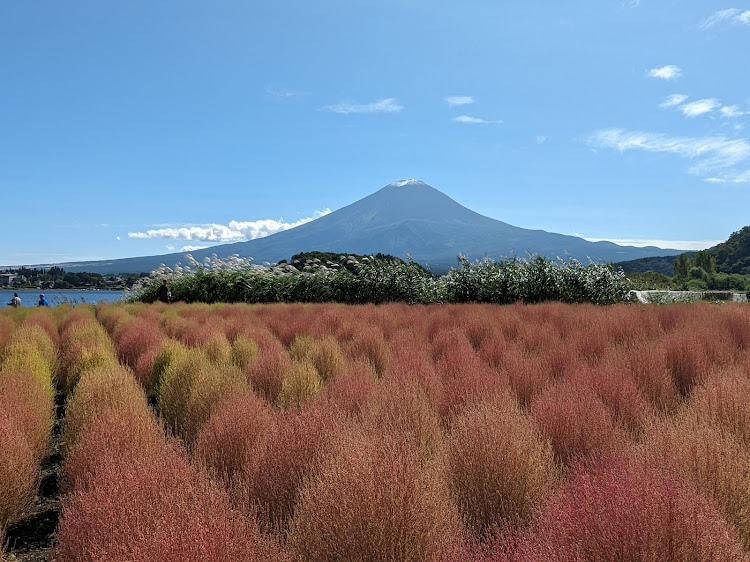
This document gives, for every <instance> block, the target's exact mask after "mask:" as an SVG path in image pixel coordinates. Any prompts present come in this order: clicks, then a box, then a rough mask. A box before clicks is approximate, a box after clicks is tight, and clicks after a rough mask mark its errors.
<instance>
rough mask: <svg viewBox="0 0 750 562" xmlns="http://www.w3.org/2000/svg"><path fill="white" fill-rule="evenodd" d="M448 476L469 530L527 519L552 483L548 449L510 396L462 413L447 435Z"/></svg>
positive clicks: (481, 531)
mask: <svg viewBox="0 0 750 562" xmlns="http://www.w3.org/2000/svg"><path fill="white" fill-rule="evenodd" d="M447 460H448V463H447V464H448V478H449V481H450V484H451V488H452V490H453V493H454V496H455V498H456V501H457V503H458V507H459V509H460V510H461V514H462V515H463V517H464V519H465V521H466V524H467V527H468V529H470V530H472V531H474V532H476V533H478V534H480V535H481V534H484V533H485V532H487V531H488V530H491V529H493V528H496V527H502V526H504V525H505V524H507V523H508V522H510V523H511V524H515V523H516V522H518V521H525V520H527V519H528V518H529V517H530V516H531V513H532V511H533V509H534V507H535V506H536V504H538V503H539V502H540V501H541V500H542V499H543V498H545V497H546V496H547V494H548V493H549V492H550V491H551V489H552V487H553V485H554V483H555V480H556V473H557V470H556V467H555V462H554V456H553V453H552V447H551V446H550V445H549V443H548V442H546V441H545V440H544V439H543V438H542V435H541V434H540V433H539V431H538V430H537V429H536V427H535V426H534V422H533V420H531V419H530V418H529V417H528V416H526V415H525V414H523V413H521V411H520V410H519V409H518V407H517V406H516V403H515V401H514V400H513V398H512V397H511V396H507V397H506V398H505V399H498V398H495V399H494V400H489V401H487V402H478V403H476V404H474V405H472V406H470V407H468V408H467V409H466V410H465V411H463V412H462V413H461V414H460V415H459V416H458V417H457V418H456V420H455V421H454V423H453V424H452V426H451V432H450V436H449V437H448V455H447Z"/></svg>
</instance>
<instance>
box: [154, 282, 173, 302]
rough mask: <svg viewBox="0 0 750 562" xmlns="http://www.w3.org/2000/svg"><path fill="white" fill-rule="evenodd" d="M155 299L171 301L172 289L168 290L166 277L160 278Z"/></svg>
mask: <svg viewBox="0 0 750 562" xmlns="http://www.w3.org/2000/svg"><path fill="white" fill-rule="evenodd" d="M156 300H160V301H161V302H172V291H170V290H169V285H168V284H167V280H166V279H163V280H162V282H161V287H159V288H158V289H157V290H156Z"/></svg>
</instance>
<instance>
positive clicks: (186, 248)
mask: <svg viewBox="0 0 750 562" xmlns="http://www.w3.org/2000/svg"><path fill="white" fill-rule="evenodd" d="M209 247H210V246H190V245H188V246H183V247H182V248H180V252H195V251H196V250H205V249H206V248H209Z"/></svg>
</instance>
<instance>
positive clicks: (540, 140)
mask: <svg viewBox="0 0 750 562" xmlns="http://www.w3.org/2000/svg"><path fill="white" fill-rule="evenodd" d="M546 140H547V137H545V136H544V135H537V136H536V143H537V144H544V142H545V141H546Z"/></svg>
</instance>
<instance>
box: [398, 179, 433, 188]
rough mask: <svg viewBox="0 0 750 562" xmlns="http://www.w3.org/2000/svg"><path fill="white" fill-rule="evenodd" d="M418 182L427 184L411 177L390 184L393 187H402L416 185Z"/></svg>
mask: <svg viewBox="0 0 750 562" xmlns="http://www.w3.org/2000/svg"><path fill="white" fill-rule="evenodd" d="M418 184H421V185H427V184H426V183H425V182H423V181H420V180H418V179H416V178H411V179H408V180H398V181H394V182H393V183H392V184H391V185H392V186H393V187H404V186H405V185H418Z"/></svg>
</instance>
